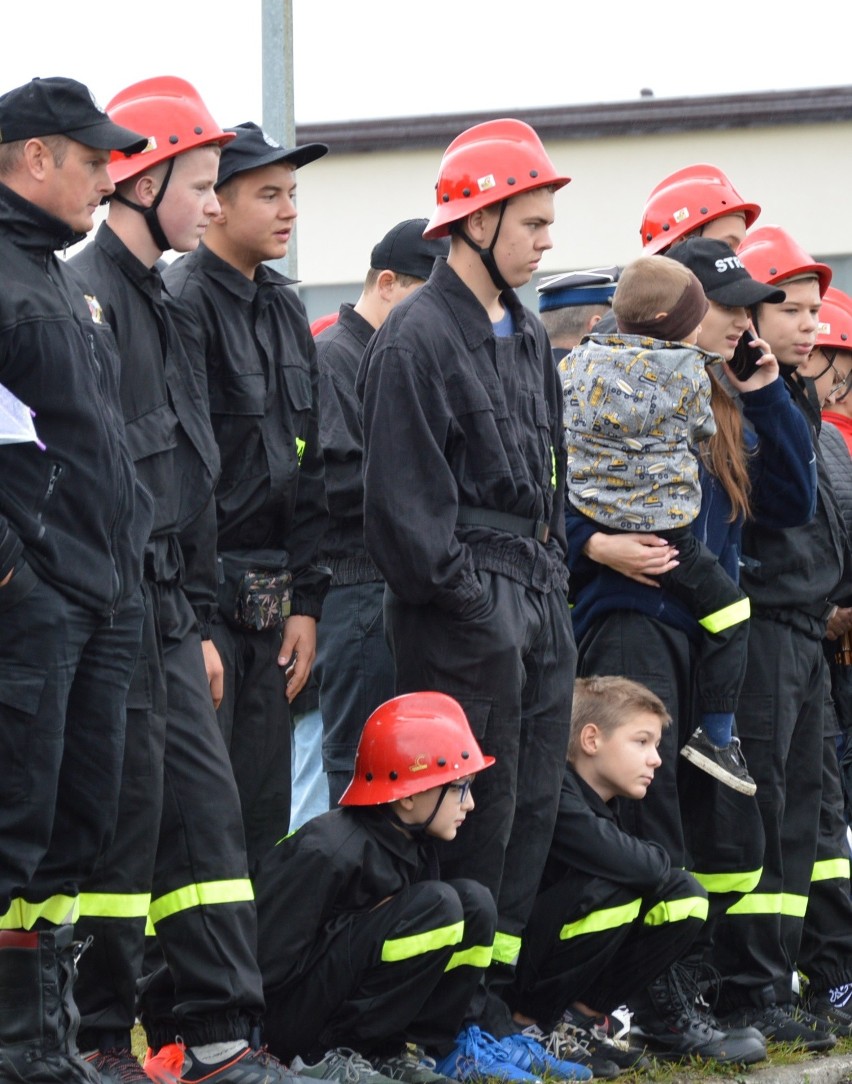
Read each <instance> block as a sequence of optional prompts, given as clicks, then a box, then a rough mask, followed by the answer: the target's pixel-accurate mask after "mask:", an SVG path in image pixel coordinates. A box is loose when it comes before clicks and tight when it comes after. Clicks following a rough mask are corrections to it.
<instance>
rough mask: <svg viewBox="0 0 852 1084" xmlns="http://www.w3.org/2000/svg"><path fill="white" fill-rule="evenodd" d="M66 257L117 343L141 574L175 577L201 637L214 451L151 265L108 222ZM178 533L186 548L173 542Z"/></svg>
mask: <svg viewBox="0 0 852 1084" xmlns="http://www.w3.org/2000/svg"><path fill="white" fill-rule="evenodd" d="M71 266H72V267H74V268H76V269H77V270H78V271H79V273H80V275H81V277H83V278H84V279H85V280H86V282H88V283H91V285H92V286H93V288H94V289H95V291H96V292H97V295H98V300H99V301H100V303H101V307H102V309H103V312H104V315H105V317H106V319H107V320H108V321H109V324H110V326H111V327H112V330H113V334H114V335H115V338H116V342H117V343H118V350H119V355H120V357H121V381H120V394H121V406H122V410H123V411H124V421H125V424H126V426H127V442H128V444H129V446H130V453H131V455H132V456H133V461H134V463H135V464H136V472H137V474H138V476H139V478H140V479H141V481H142V482H143V483H144V485H145V487H146V489H148V491H149V492H150V493H151V494H152V496H153V498H154V523H153V527H152V529H151V538H150V539H149V542H148V545H147V547H146V555H145V561H146V572H147V575H148V576H149V577H150V578H151V579H154V580H156V581H158V582H165V583H175V582H178V581H182V582H183V587H184V590H185V592H186V594H187V596H188V597H189V599H190V602H192V604H193V607H194V608H195V610H196V615H197V617H198V618H199V623H200V626H201V628H202V635H204V636H205V638H206V637H209V623H210V620H211V618H212V616H213V614H214V613H215V609H216V587H217V584H216V510H215V504H214V501H213V491H214V487H215V484H216V479H217V478H218V476H219V451H218V448H217V447H216V441H215V440H214V438H213V431H212V429H211V427H210V418H209V414H208V412H207V407H206V404H205V402H204V400H203V397H202V393H201V391H200V390H199V387H198V384H197V382H196V380H195V377H194V375H193V372H192V368H191V366H190V363H189V359H188V357H187V355H186V353H185V351H184V349H183V346H182V344H181V341H180V338H179V336H178V333H177V331H176V329H175V327H174V325H173V323H172V320H171V318H170V316H169V313H168V310H167V308H166V305H165V301H164V299H163V289H162V286H163V284H162V279H161V277H160V273H159V271H156V270H154V269H152V268H148V267H146V266H145V265H144V264H143V263H142V262H141V261H140V260H138V259H137V258H136V256H134V255H133V253H132V252H131V251H130V250H129V249H128V248H127V246H126V245H125V244H124V242H123V241H121V240H120V239H119V238H118V237H117V236H116V235H115V233H113V231H112V230H111V229H110V227H109V225H108V224H107V223H104V224H103V225H102V226H101V227H100V229H99V230H98V232H97V234H96V236H95V239H94V241H93V242H92V244H90V245H88V246H87V247H86V248H85V249H84V250H83V251H82V252H81V253H80V254H79V255H78V256H75V257H74V258H73V260H71ZM182 534H183V535H185V540H186V553H182V551H181V548H180V546H179V536H181V535H182ZM186 557H189V561H188V568H187V570H186V572H184V571H183V568H182V566H183V564H184V560H185V558H186Z"/></svg>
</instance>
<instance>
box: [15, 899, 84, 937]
mask: <svg viewBox="0 0 852 1084" xmlns="http://www.w3.org/2000/svg"><path fill="white" fill-rule="evenodd" d="M79 914H80V907H79V901H78V899H77V897H76V896H51V897H50V899H48V900H42V902H41V903H27V901H26V900H12V904H11V906H10V907H9V910H8V911H7V912H6V914H5V915H0V930H31V929H32V928H33V926H35V924H36V922H38V920H39V919H40V918H43V919H45V921H47V922H52V923H53V925H54V926H65V925H67V924H68V923H73V922H76V921H77V918H78V916H79Z"/></svg>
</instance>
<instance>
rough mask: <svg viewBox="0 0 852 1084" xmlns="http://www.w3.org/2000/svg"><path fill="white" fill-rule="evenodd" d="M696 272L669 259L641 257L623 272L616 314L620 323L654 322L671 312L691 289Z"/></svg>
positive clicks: (617, 288) (614, 311)
mask: <svg viewBox="0 0 852 1084" xmlns="http://www.w3.org/2000/svg"><path fill="white" fill-rule="evenodd" d="M691 282H692V272H691V271H690V270H689V268H688V267H684V266H683V264H681V263H678V262H677V260H671V259H669V257H668V256H640V257H639V258H638V259H637V260H634V261H633V263H629V264H628V265H627V267H625V269H624V270H623V271H622V272H621V276H620V277H619V280H618V286H616V288H615V296H614V297H613V299H612V311H613V313H614V314H615V318H616V321H617V322H618V323H619V324H621V322H622V321H624V322H625V323H629V324H647V323H652V322H653V320H654V317H655V316H657V315H658V314H659V313H661V312H671V311H672V309H673V308H674V307H675V305H676V304H677V303H678V301H680V299H681V298H682V297H683V294H684V291H686V290H688V289H689V286H690V283H691Z"/></svg>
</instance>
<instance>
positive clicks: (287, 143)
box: [261, 0, 299, 279]
mask: <svg viewBox="0 0 852 1084" xmlns="http://www.w3.org/2000/svg"><path fill="white" fill-rule="evenodd" d="M262 2H263V20H262V24H261V34H262V50H263V54H262V72H263V127H264V129H265V130H266V131H267V132H269V134H270V135H271V136H272V137H273V138H274V139H276V140H277V141H278V142H279V143H280V144H281V145H282V146H284V147H295V145H296V117H295V109H294V104H293V0H262ZM270 266H272V267H274V268H275V269H276V270H277V271H280V272H281V273H282V274H284V275H288V276H289V277H290V278H293V279H294V278H297V277H298V266H299V262H298V256H297V251H296V235H295V233H294V234H293V235H292V236H291V237H290V244H289V245H288V248H287V255H286V256H285V257H284V258H283V259H282V260H272V261H270Z"/></svg>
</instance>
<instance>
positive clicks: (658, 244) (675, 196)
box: [639, 163, 760, 256]
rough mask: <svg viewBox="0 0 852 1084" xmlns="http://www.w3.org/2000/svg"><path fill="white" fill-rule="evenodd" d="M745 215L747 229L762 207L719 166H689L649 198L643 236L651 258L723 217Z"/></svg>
mask: <svg viewBox="0 0 852 1084" xmlns="http://www.w3.org/2000/svg"><path fill="white" fill-rule="evenodd" d="M736 214H742V215H745V223H746V228H748V227H749V226H751V225H752V224H753V223H754V222H755V221H757V216H758V215H759V214H760V207H759V206H758V205H757V204H756V203H746V202H745V201H744V200H743V198H742V196H741V195H740V194H739V192H738V191H737V190H736V188H734V186H733V185H732V184H731V182H730V180H728V178H727V177H726V176H725V174H724V173H723V172H722V171H721V169H719V168H718V167H717V166H711V165H707V164H706V163H700V164H698V165H695V166H686V167H685V168H684V169H679V170H678V171H677V172H676V173H672V174H671V175H670V176H668V177H666V178H665V179H664V180H662V181H660V183H659V184H658V185H657V187H656V188H655V189H654V190H653V192H652V193H651V195H650V196H648V199H647V202H646V203H645V210H644V211H643V213H642V225H641V226H640V228H639V233H640V236H641V239H642V246H643V248H644V249H645V252H646V254H647V255H649V256H653V255H655V254H656V253H658V252H662V251H663V250H664V249H667V248H669V247H670V246H671V245H673V244H674V243H675V241H677V240H678V239H679V238H681V237H685V236H686V235H687V234H688V233H692V232H693V231H694V230H699V229H701V227H702V226H704V225H706V224H707V223H708V222H712V221H713V219H714V218H722V216H723V215H736Z"/></svg>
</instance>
